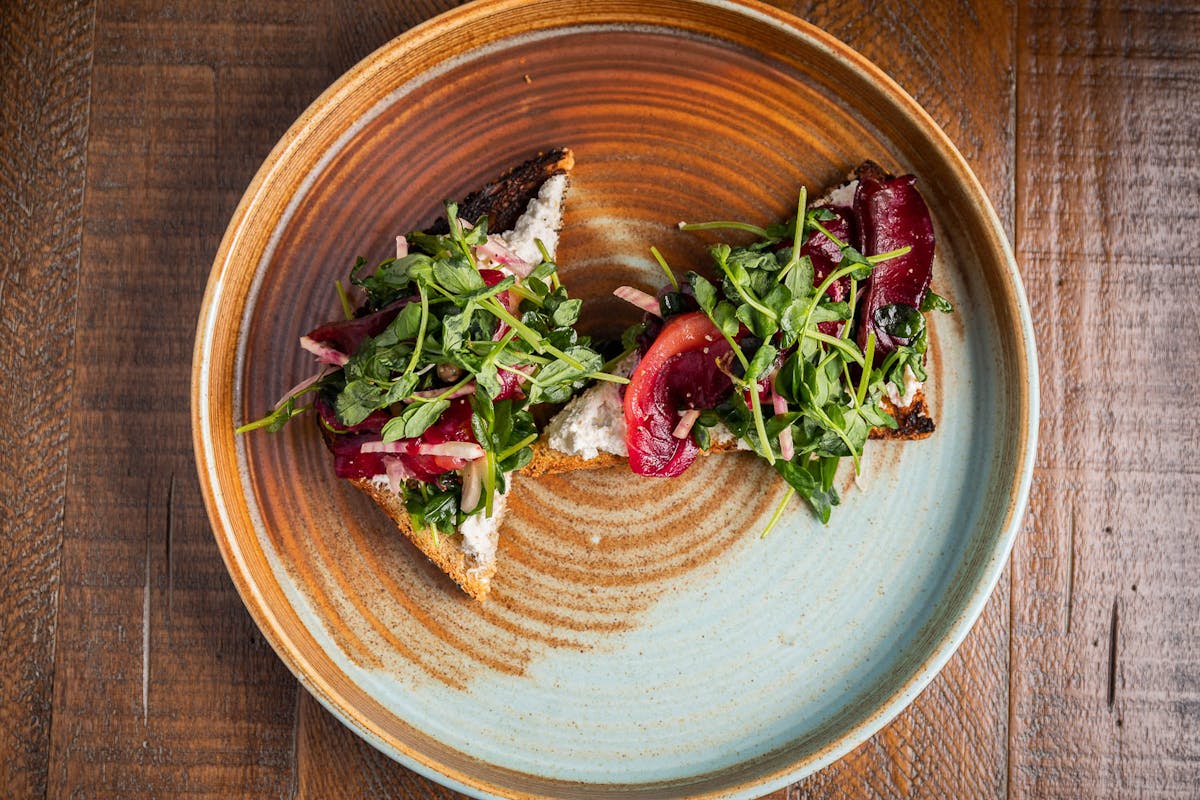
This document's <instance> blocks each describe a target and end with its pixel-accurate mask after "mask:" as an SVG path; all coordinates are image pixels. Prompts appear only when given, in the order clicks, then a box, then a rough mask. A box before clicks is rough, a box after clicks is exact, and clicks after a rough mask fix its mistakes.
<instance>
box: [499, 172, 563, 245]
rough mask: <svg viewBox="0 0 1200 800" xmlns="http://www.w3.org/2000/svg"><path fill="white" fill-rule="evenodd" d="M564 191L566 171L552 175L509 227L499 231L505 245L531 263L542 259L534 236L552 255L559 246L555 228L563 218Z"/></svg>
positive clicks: (557, 228) (559, 225) (558, 227)
mask: <svg viewBox="0 0 1200 800" xmlns="http://www.w3.org/2000/svg"><path fill="white" fill-rule="evenodd" d="M566 191H567V176H566V174H560V175H551V176H550V177H549V178H547V179H546V182H545V183H543V184H542V188H541V189H539V190H538V194H537V197H535V198H533V199H532V200H530V201H529V205H528V206H526V208H525V213H524V214H522V215H521V218H520V219H518V220H517V223H516V225H515V226H513V229H512V230H511V231H508V232H506V233H502V234H500V237H501V238H502V239H504V243H505V244H506V245H508V249H510V250H512V251H513V253H515V254H516V255H518V256H520V257H521V258H522V259H524V260H525V261H528V262H529V263H530V264H536V263H538V262H539V261H541V260H542V254H541V251H539V250H538V246H537V240H538V239H541V241H542V244H544V245H545V246H546V252H548V253H549V254H550V255H551V256H553V255H554V252H555V250H556V249H557V248H558V231H559V229H560V228H562V222H563V198H564V196H565V194H566Z"/></svg>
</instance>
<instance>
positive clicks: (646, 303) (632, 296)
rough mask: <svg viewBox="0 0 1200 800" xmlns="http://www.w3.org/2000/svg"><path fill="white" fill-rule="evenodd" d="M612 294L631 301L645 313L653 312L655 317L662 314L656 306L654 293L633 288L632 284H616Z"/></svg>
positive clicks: (656, 301)
mask: <svg viewBox="0 0 1200 800" xmlns="http://www.w3.org/2000/svg"><path fill="white" fill-rule="evenodd" d="M613 294H615V295H616V296H617V297H619V298H621V299H622V300H625V301H627V302H630V303H633V304H634V305H635V306H637V307H638V308H640V309H641V310H642V311H645V312H646V313H647V314H653V315H654V316H656V317H661V316H662V312H661V311H660V310H659V308H658V300H657V299H656V298H655V297H654V295H651V294H646V293H645V292H643V291H642V290H641V289H635V288H633V287H632V286H618V287H617V288H616V289H614V290H613Z"/></svg>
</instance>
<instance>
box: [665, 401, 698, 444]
mask: <svg viewBox="0 0 1200 800" xmlns="http://www.w3.org/2000/svg"><path fill="white" fill-rule="evenodd" d="M698 419H700V410H699V409H696V408H691V409H688V410H687V411H684V412H683V413H681V414H680V415H679V424H678V425H676V426H675V430H673V431H671V435H672V436H674V437H675V438H676V439H686V438H687V437H688V434H689V433H691V432H692V426H693V425H695V424H696V420H698Z"/></svg>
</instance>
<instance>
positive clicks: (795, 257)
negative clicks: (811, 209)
mask: <svg viewBox="0 0 1200 800" xmlns="http://www.w3.org/2000/svg"><path fill="white" fill-rule="evenodd" d="M807 207H808V187H806V186H801V187H800V199H799V200H798V201H797V202H796V230H795V232H794V233H793V234H792V255H791V256H790V257H789V258H788V262H787V264H786V265H785V266H784V268H783V269H782V270H780V271H779V282H780V283H783V279H784V278H786V277H787V274H788V273H789V272H791V271H792V270H793V269H795V268H796V266H797V265H798V264H799V263H800V248H801V246H803V244H804V212H805V211H806V209H807Z"/></svg>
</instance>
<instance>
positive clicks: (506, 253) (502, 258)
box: [475, 233, 534, 278]
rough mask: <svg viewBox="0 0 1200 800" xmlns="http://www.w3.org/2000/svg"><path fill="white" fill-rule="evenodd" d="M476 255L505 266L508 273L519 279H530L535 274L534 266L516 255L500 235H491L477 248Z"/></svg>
mask: <svg viewBox="0 0 1200 800" xmlns="http://www.w3.org/2000/svg"><path fill="white" fill-rule="evenodd" d="M475 255H476V256H481V257H483V258H489V259H491V260H492V261H495V262H496V263H498V264H503V265H504V266H505V267H507V268H508V271H509V272H511V273H512V274H514V275H516V276H517V277H519V278H527V277H529V273H531V272H533V266H534V265H533V264H530V263H529V262H528V261H526V260H525V259H523V258H521V257H520V256H519V255H517V254H516V253H514V252H513V251H512V250H511V249H509V247H508V243H507V242H505V241H504V239H503V238H502V237H501V236H500V235H499V234H495V233H493V234H491V235H490V236H488V238H487V241H486V242H484V243H483V244H481V245H479V246H478V247H476V248H475Z"/></svg>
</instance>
